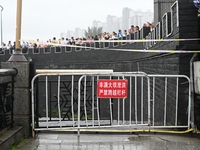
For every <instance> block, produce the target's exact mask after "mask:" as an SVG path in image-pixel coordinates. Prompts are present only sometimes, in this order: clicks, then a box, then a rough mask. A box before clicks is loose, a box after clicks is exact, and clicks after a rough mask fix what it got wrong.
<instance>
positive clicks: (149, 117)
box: [147, 76, 151, 130]
mask: <svg viewBox="0 0 200 150" xmlns="http://www.w3.org/2000/svg"><path fill="white" fill-rule="evenodd" d="M147 83H148V125H149V130H150V125H151V110H150V101H151V99H150V79H149V77H148V76H147Z"/></svg>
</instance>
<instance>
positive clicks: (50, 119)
mask: <svg viewBox="0 0 200 150" xmlns="http://www.w3.org/2000/svg"><path fill="white" fill-rule="evenodd" d="M51 83H52V82H51V81H49V91H50V95H51ZM49 108H50V109H49V120H50V121H51V96H50V97H49Z"/></svg>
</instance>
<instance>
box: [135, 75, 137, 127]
mask: <svg viewBox="0 0 200 150" xmlns="http://www.w3.org/2000/svg"><path fill="white" fill-rule="evenodd" d="M135 123H136V124H137V76H135Z"/></svg>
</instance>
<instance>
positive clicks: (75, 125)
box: [31, 71, 191, 136]
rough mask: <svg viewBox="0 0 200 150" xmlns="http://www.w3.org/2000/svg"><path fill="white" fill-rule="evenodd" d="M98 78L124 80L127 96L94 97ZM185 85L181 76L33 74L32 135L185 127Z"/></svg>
mask: <svg viewBox="0 0 200 150" xmlns="http://www.w3.org/2000/svg"><path fill="white" fill-rule="evenodd" d="M99 80H108V81H118V80H126V81H127V83H128V84H127V93H128V94H127V95H126V97H123V98H121V97H120V98H118V97H112V96H111V97H106V98H102V97H99V96H98V81H99ZM189 83H190V79H189V78H188V77H187V76H184V75H148V74H146V73H144V72H102V73H95V72H90V73H80V72H79V73H75V72H74V73H66V72H62V71H60V72H54V71H51V73H50V72H47V73H42V74H37V75H36V76H35V77H34V78H33V80H32V89H31V90H32V128H33V136H34V131H38V130H56V131H58V130H59V131H74V132H78V134H79V135H80V132H81V131H85V132H129V133H130V132H140V131H142V132H156V130H157V129H162V131H164V132H168V131H169V129H172V130H174V129H176V130H178V129H181V130H182V129H190V116H191V113H190V112H191V98H190V96H191V94H190V84H189ZM39 103H41V106H40V105H39ZM41 110H42V112H41ZM40 113H41V114H40ZM169 132H171V131H169Z"/></svg>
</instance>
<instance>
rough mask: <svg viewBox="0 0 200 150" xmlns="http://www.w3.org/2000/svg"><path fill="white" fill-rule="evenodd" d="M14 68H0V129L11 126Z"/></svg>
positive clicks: (12, 121)
mask: <svg viewBox="0 0 200 150" xmlns="http://www.w3.org/2000/svg"><path fill="white" fill-rule="evenodd" d="M16 74H17V70H16V69H0V131H2V130H4V129H5V128H7V127H12V126H13V123H14V120H13V102H14V82H15V81H14V76H15V75H16Z"/></svg>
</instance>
